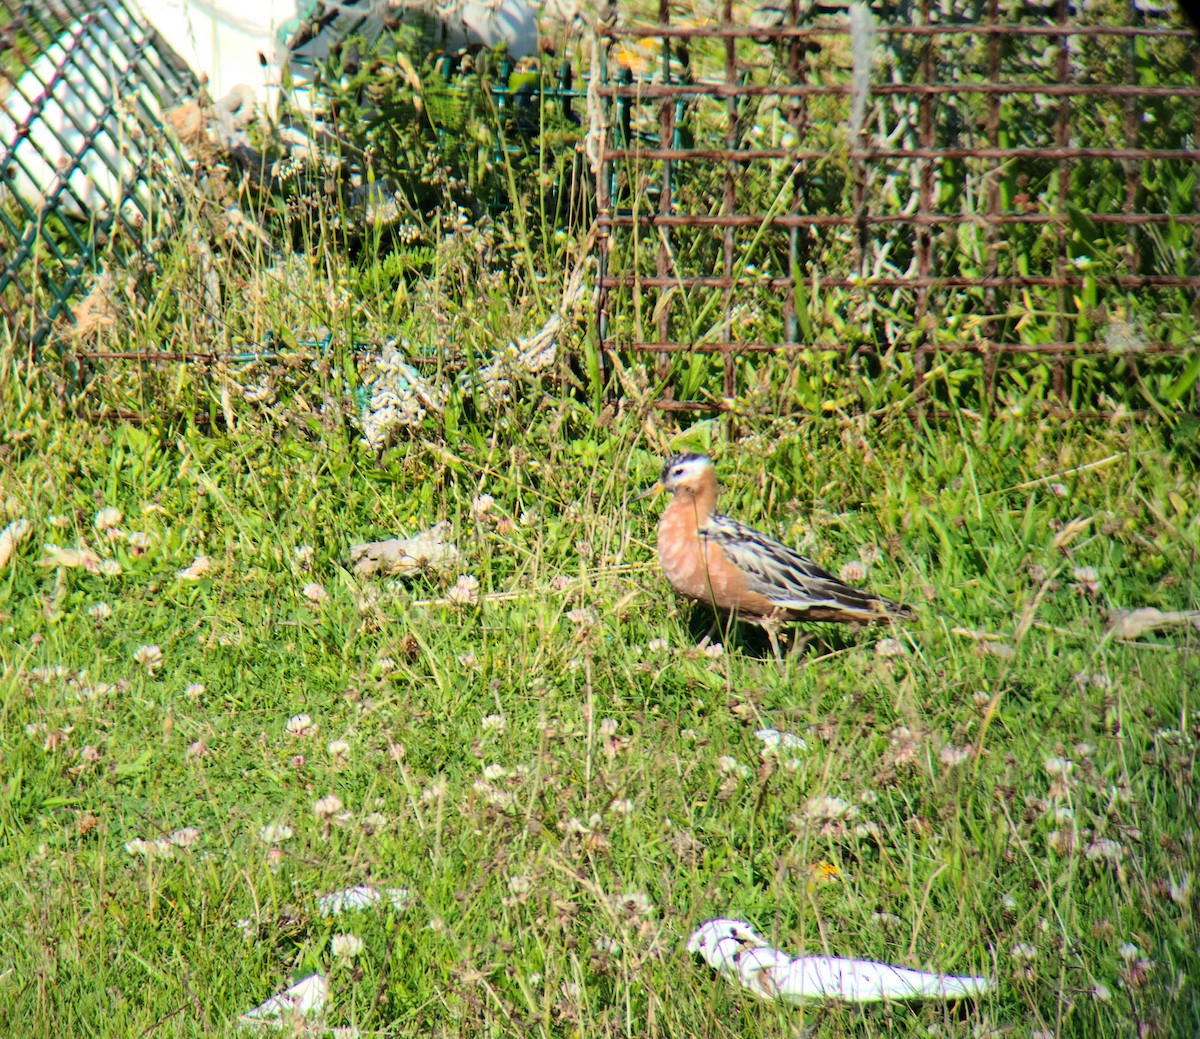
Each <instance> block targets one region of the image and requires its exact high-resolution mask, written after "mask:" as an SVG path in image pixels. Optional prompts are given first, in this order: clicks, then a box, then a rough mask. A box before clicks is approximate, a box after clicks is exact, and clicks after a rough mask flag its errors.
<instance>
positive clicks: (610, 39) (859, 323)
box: [597, 0, 1200, 415]
mask: <svg viewBox="0 0 1200 1039" xmlns="http://www.w3.org/2000/svg"><path fill="white" fill-rule="evenodd" d="M761 2H762V3H763V6H764V7H766V8H771V7H772V6H773V5H775V6H774V12H775V13H776V15H777V19H776V24H774V25H771V24H769V19H764V18H763V17H762V13H763V12H762V10H760V11H759V13H758V14H755V13H753V12H752V9H751V8H749V7H743V6H742V5H740V4H739V5H735V4H734V3H733V0H718V10H717V12H716V14H715V15H714V16H713V17H712V18H710V19H708V20H707V21H705V20H703V19H697V18H694V17H689V13H688V12H689V10H690V5H688V8H687V9H685V7H684V5H682V4H680V5H674V6H673V5H672V4H671V2H670V0H660V2H659V5H658V11H657V15H656V18H655V19H654V20H646V21H643V22H641V23H638V22H635V21H634V20H632V19H626V20H625V21H621V20H616V21H612V22H609V23H607V24H602V25H601V26H600V28H599V34H600V37H601V48H600V65H599V75H600V80H601V82H600V86H599V95H600V96H601V97H602V98H603V101H604V106H605V108H604V115H605V125H604V133H603V142H602V147H601V149H600V153H599V156H598V163H597V208H598V213H599V216H598V225H599V245H598V254H599V257H600V264H601V271H600V279H599V293H600V295H599V301H600V305H599V338H600V343H601V348H602V349H603V350H604V351H608V352H613V353H617V354H623V355H626V356H630V355H632V356H635V357H636V356H637V355H639V354H647V355H651V356H654V357H656V359H655V360H654V361H653V362H652V370H653V371H652V373H653V375H654V377H655V378H656V379H657V381H658V388H659V390H660V396H661V400H660V405H661V406H662V407H663V408H665V409H666V410H669V411H688V410H721V409H726V408H729V407H730V406H732V402H733V399H734V398H736V397H737V396H738V395H739V394H740V393H743V392H744V391H746V390H747V387H748V384H750V383H756V382H761V380H762V378H763V377H764V375H763V369H762V367H761V364H760V363H759V362H755V361H754V360H753V359H754V358H755V357H756V356H757V357H762V355H771V354H777V353H778V354H781V355H782V356H783V357H785V358H786V359H789V360H795V359H796V358H799V357H805V356H808V357H812V356H816V357H818V358H820V357H826V358H836V357H839V356H841V357H847V356H862V355H864V354H871V355H874V356H876V357H883V358H886V359H888V360H889V362H890V363H892V364H893V365H894V367H895V368H896V369H897V370H899V371H902V372H904V373H906V375H907V376H908V377H909V378H911V380H912V382H911V384H912V387H913V391H914V397H915V398H916V399H917V401H918V403H923V400H924V394H925V392H926V390H925V387H926V384H927V381H928V380H927V376H928V375H929V373H930V371H931V369H932V367H933V365H934V363H935V358H941V359H944V358H947V357H950V358H959V359H963V358H967V357H975V358H977V362H978V363H977V368H978V372H979V378H980V382H981V383H982V389H981V391H980V394H979V397H980V399H981V400H983V401H986V402H990V403H995V390H996V386H997V380H998V379H1000V380H1001V381H1003V368H1002V364H1008V363H1012V364H1017V365H1019V364H1022V363H1024V364H1032V363H1033V361H1034V360H1036V361H1037V362H1038V363H1039V364H1041V365H1042V376H1043V377H1044V378H1045V379H1046V382H1047V386H1046V404H1047V405H1048V407H1049V408H1050V409H1058V410H1062V409H1066V410H1067V411H1072V410H1073V411H1074V413H1076V414H1080V415H1083V414H1090V415H1107V414H1111V413H1112V412H1113V411H1114V410H1117V409H1116V408H1114V407H1113V406H1112V397H1111V395H1110V396H1108V397H1105V396H1104V394H1103V392H1101V391H1102V390H1103V389H1104V386H1105V384H1106V382H1111V381H1112V380H1113V379H1116V380H1117V381H1123V382H1124V383H1125V384H1126V385H1133V384H1135V383H1137V384H1143V383H1144V378H1143V377H1144V376H1145V374H1146V366H1147V365H1160V366H1161V365H1168V366H1170V365H1174V366H1175V368H1176V369H1178V370H1182V369H1183V367H1184V365H1183V363H1182V360H1181V359H1182V356H1183V354H1184V353H1185V352H1187V351H1195V350H1196V349H1197V348H1198V347H1200V260H1198V259H1197V257H1200V44H1198V43H1197V41H1196V39H1195V38H1194V36H1193V34H1192V32H1191V31H1190V30H1189V29H1187V28H1184V27H1183V26H1182V24H1180V23H1178V22H1176V21H1173V20H1172V18H1173V15H1172V9H1171V8H1155V7H1154V6H1153V5H1151V4H1149V3H1137V4H1132V3H1131V4H1129V5H1127V6H1126V7H1125V8H1124V14H1123V16H1122V17H1121V18H1120V21H1119V23H1114V24H1094V23H1092V22H1090V21H1089V19H1088V17H1087V16H1086V15H1085V14H1084V13H1083V11H1082V10H1081V8H1082V6H1083V5H1081V4H1079V3H1075V2H1070V0H1049V2H1043V3H1029V4H1016V3H1011V2H1009V0H1003V2H1002V0H950V2H949V3H940V4H938V3H935V2H933V0H915V2H913V3H911V4H891V3H888V4H884V3H879V2H876V3H874V4H872V5H871V7H870V8H869V16H866V12H867V11H868V8H867V7H866V6H865V5H861V6H859V7H858V9H857V10H855V9H854V8H853V7H842V8H840V9H839V8H837V7H836V5H835V6H830V5H825V6H821V7H816V6H815V5H814V4H813V3H812V0H782V2H780V0H761ZM1104 10H1105V11H1106V12H1111V10H1116V11H1118V12H1120V11H1121V10H1122V8H1119V7H1113V8H1111V9H1110V8H1107V7H1106V8H1105V9H1104ZM768 13H770V12H768ZM1109 17H1111V13H1109ZM805 351H811V352H812V353H811V354H806V353H805ZM710 355H715V356H712V357H711V359H710V360H709V361H708V362H706V364H707V366H706V367H705V366H703V365H702V366H701V367H700V368H697V365H696V360H697V358H705V357H709V356H710ZM1143 358H1144V360H1142V359H1143ZM1155 358H1159V360H1155ZM830 363H833V362H830ZM964 363H965V362H964ZM755 365H758V367H755ZM1088 365H1092V366H1094V367H1095V368H1096V371H1097V372H1100V374H1099V375H1097V376H1095V377H1091V378H1090V377H1089V376H1088V374H1087V371H1088V369H1087V366H1088ZM1105 365H1107V368H1105V369H1104V370H1103V371H1100V366H1105ZM1023 371H1026V375H1027V374H1028V370H1023ZM1163 371H1165V372H1166V373H1167V375H1168V376H1169V375H1170V372H1171V369H1170V368H1167V369H1163ZM1160 374H1161V372H1160ZM1022 378H1025V376H1022ZM1026 381H1027V379H1026ZM1018 382H1020V379H1018ZM1097 397H1103V398H1104V399H1102V400H1099V401H1098V400H1097ZM932 403H933V404H934V405H936V404H937V402H936V401H934V402H932ZM1125 410H1126V413H1128V412H1129V410H1130V409H1128V408H1126V409H1125Z"/></svg>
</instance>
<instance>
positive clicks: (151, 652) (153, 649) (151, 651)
mask: <svg viewBox="0 0 1200 1039" xmlns="http://www.w3.org/2000/svg"><path fill="white" fill-rule="evenodd" d="M133 659H134V660H135V661H137V663H139V664H141V665H142V667H144V668H145V669H146V674H148V675H153V674H154V672H155V671H157V670H158V669H159V668H160V667H162V664H163V655H162V650H161V649H159V648H158V646H139V647H138V650H137V652H136V653H134V655H133Z"/></svg>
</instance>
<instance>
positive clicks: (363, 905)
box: [317, 884, 412, 916]
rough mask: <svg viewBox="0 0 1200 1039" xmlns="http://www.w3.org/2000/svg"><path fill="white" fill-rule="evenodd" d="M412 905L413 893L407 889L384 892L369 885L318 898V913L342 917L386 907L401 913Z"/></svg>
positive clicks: (387, 889) (388, 888)
mask: <svg viewBox="0 0 1200 1039" xmlns="http://www.w3.org/2000/svg"><path fill="white" fill-rule="evenodd" d="M411 904H412V892H410V891H409V890H408V888H406V887H385V888H384V889H383V890H382V891H381V890H378V889H376V888H373V887H371V886H370V885H368V884H360V885H359V886H358V887H348V888H344V889H343V890H341V891H331V892H329V894H327V895H318V896H317V913H318V914H319V915H321V916H341V915H342V914H343V913H353V912H355V911H356V910H359V909H372V908H374V907H375V906H385V907H388V908H391V909H392V910H393V911H395V912H401V911H403V910H405V909H407V908H408V907H409V906H410V905H411Z"/></svg>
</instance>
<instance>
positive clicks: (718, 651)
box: [704, 642, 725, 660]
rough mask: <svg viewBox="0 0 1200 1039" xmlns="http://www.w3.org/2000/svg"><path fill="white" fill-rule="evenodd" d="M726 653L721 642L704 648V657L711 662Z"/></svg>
mask: <svg viewBox="0 0 1200 1039" xmlns="http://www.w3.org/2000/svg"><path fill="white" fill-rule="evenodd" d="M724 653H725V647H724V646H722V645H721V643H719V642H714V643H713V644H712V645H711V646H705V647H704V655H705V656H706V657H708V658H709V659H710V660H717V659H719V658H720V657H721V656H722V655H723V654H724Z"/></svg>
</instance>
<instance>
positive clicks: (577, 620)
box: [567, 606, 598, 628]
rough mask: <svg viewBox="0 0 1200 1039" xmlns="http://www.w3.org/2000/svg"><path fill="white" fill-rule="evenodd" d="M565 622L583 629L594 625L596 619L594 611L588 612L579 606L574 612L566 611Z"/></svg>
mask: <svg viewBox="0 0 1200 1039" xmlns="http://www.w3.org/2000/svg"><path fill="white" fill-rule="evenodd" d="M567 620H569V621H570V622H571V623H572V624H574V625H575V626H576V627H577V628H584V627H590V626H591V625H593V624H595V623H596V621H597V620H598V618H597V617H596V613H595V611H594V610H589V609H587V608H586V607H583V606H580V607H577V608H576V609H574V610H568V611H567Z"/></svg>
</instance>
